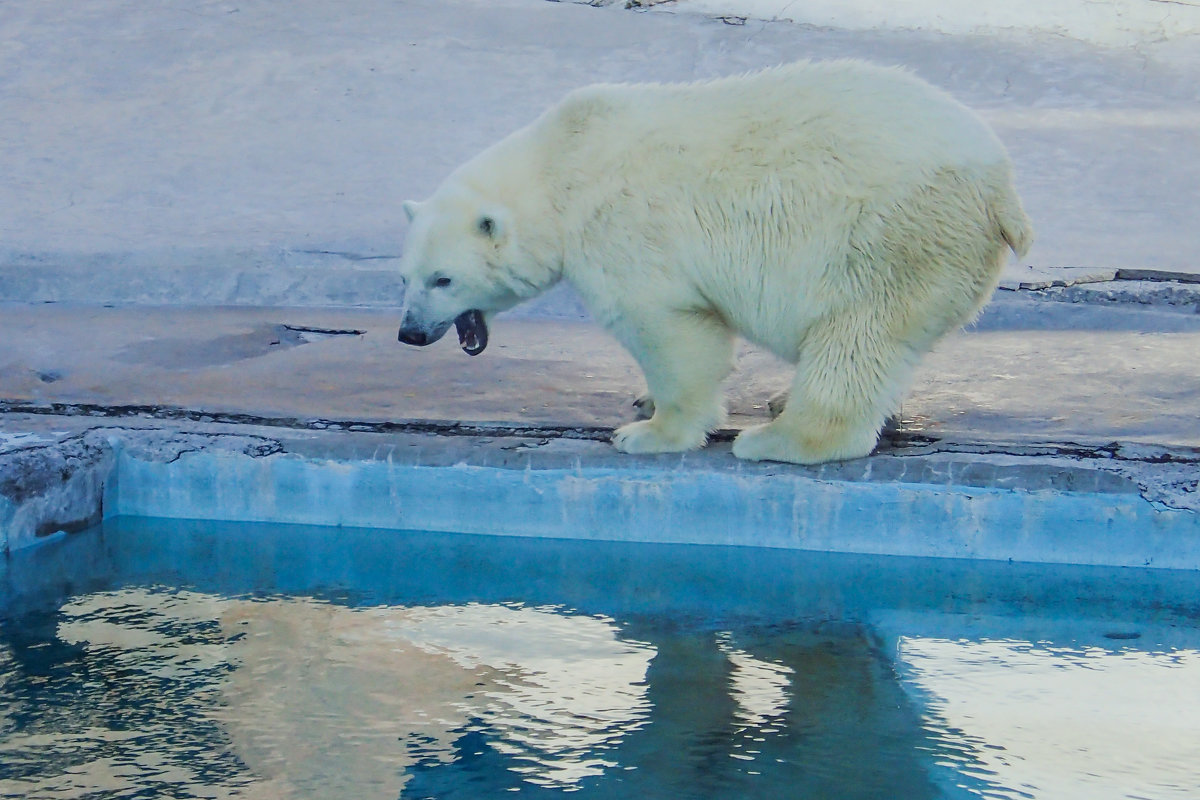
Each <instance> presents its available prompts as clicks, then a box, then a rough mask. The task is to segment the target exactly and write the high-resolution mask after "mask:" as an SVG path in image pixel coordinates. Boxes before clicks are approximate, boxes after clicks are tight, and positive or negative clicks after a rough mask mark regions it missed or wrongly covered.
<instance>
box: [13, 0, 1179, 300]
mask: <svg viewBox="0 0 1200 800" xmlns="http://www.w3.org/2000/svg"><path fill="white" fill-rule="evenodd" d="M731 3H732V4H733V5H736V0H731ZM688 5H689V4H682V6H683V8H684V10H685V11H686V7H687V6H688ZM789 5H790V7H789V8H788V9H787V11H788V13H790V14H793V15H795V14H799V13H802V12H803V11H806V10H807V11H811V9H801V6H808V5H811V4H795V3H793V4H789ZM1079 5H1080V7H1081V8H1080V11H1081V12H1082V11H1085V10H1086V11H1095V10H1096V6H1097V5H1098V4H1079ZM1101 5H1102V4H1101ZM1142 5H1150V4H1142ZM1154 5H1158V6H1161V8H1159V9H1156V10H1155V11H1156V12H1157V13H1159V14H1161V15H1162V16H1163V17H1164V18H1166V17H1169V16H1170V15H1172V14H1174V15H1182V14H1185V13H1188V12H1189V11H1190V9H1189V7H1188V6H1187V5H1183V4H1174V5H1168V4H1162V3H1159V4H1154ZM623 6H624V3H616V4H613V5H612V7H610V8H589V7H586V6H582V5H577V4H572V3H547V2H542V1H541V0H504V1H503V2H499V1H497V0H489V2H480V0H412V1H411V2H405V3H393V2H383V1H382V0H356V2H354V3H351V4H348V5H347V6H346V7H345V8H343V7H341V6H337V7H334V6H331V5H329V4H328V3H323V2H317V0H303V2H299V0H298V1H297V2H293V3H289V4H287V5H286V6H282V5H277V4H271V3H256V4H249V5H247V4H242V5H230V4H224V3H221V2H211V3H201V4H200V5H199V6H197V4H196V3H195V2H193V0H170V2H161V3H155V4H131V3H129V2H127V1H126V0H94V2H90V3H87V4H74V5H71V6H61V5H57V4H46V3H43V2H39V1H38V0H9V1H8V2H6V3H5V4H4V13H3V14H0V107H3V109H4V113H3V114H0V174H2V175H4V180H3V181H0V297H2V298H5V299H8V300H24V301H39V300H58V301H75V302H100V301H105V300H113V301H118V302H137V303H192V304H229V303H237V304H246V305H312V306H320V305H348V304H361V305H377V306H388V305H393V304H398V303H399V302H400V298H399V286H398V285H397V283H396V281H395V279H394V269H393V266H392V264H393V259H394V258H395V257H396V255H397V254H398V253H399V252H400V251H401V248H402V243H403V238H404V232H405V228H406V226H405V223H404V219H403V214H402V212H401V209H400V204H401V202H402V201H403V200H404V199H406V198H409V197H413V198H421V197H425V196H427V195H428V194H429V193H430V192H431V191H432V190H433V189H434V187H435V186H436V185H437V184H438V183H439V182H440V181H441V180H442V179H443V178H444V177H445V176H446V174H448V173H449V172H450V170H452V169H453V168H454V167H455V166H457V165H458V164H459V163H461V162H462V161H464V160H465V159H467V158H469V157H471V156H472V155H474V154H475V153H477V152H478V151H479V150H481V149H482V148H483V147H485V146H486V145H488V144H490V143H492V142H494V141H495V140H497V139H499V138H500V137H502V136H504V135H506V134H507V133H509V132H511V131H513V130H515V129H516V128H518V127H520V126H522V125H525V124H527V123H528V122H529V121H530V120H532V119H533V118H534V117H535V116H536V115H537V114H539V113H541V111H542V110H543V109H545V108H546V107H547V106H548V105H549V104H551V103H553V102H556V101H557V100H558V99H560V98H561V97H562V96H563V95H564V94H565V93H566V92H567V91H569V90H570V89H573V88H575V87H578V86H581V85H585V84H588V83H594V82H597V81H639V80H642V81H644V80H669V81H678V80H697V79H706V78H711V77H715V76H720V75H730V74H736V73H739V72H744V71H747V70H751V69H758V68H762V67H767V66H772V65H775V64H778V63H781V62H786V61H792V60H796V59H801V58H817V59H828V58H838V57H856V58H866V59H870V60H873V61H876V62H880V63H885V64H897V65H903V66H905V67H907V68H910V69H912V70H914V71H916V72H917V73H918V74H919V75H921V76H922V77H924V78H926V79H928V80H930V81H931V82H933V83H934V84H936V85H938V86H941V87H943V88H945V89H947V90H948V91H950V92H951V93H952V94H954V95H955V96H956V97H958V98H959V99H961V100H962V101H963V102H965V103H966V104H968V105H969V106H971V107H972V108H974V109H977V110H978V111H979V112H980V113H981V114H982V115H983V117H984V118H985V119H986V120H987V121H988V122H989V123H990V124H992V125H993V126H994V127H995V129H996V131H997V133H998V135H999V136H1000V137H1001V139H1002V140H1003V141H1004V143H1005V144H1006V146H1007V147H1008V148H1009V150H1010V151H1011V153H1012V156H1013V159H1014V163H1015V167H1016V175H1017V182H1018V188H1019V190H1020V192H1021V194H1022V197H1023V198H1024V201H1025V204H1026V207H1027V210H1028V211H1029V214H1030V217H1031V218H1032V219H1033V221H1034V225H1035V228H1036V230H1037V237H1036V242H1035V244H1034V249H1033V250H1032V251H1031V252H1030V253H1029V255H1028V260H1027V261H1026V262H1025V263H1024V264H1022V265H1020V267H1016V268H1014V271H1013V272H1012V275H1010V276H1009V278H1010V279H1011V280H1013V281H1015V282H1021V281H1022V280H1024V279H1025V278H1029V277H1033V278H1034V279H1035V280H1038V281H1041V280H1046V279H1047V276H1061V275H1063V274H1069V275H1077V272H1070V271H1068V272H1067V273H1064V272H1063V271H1062V270H1063V269H1067V270H1083V271H1085V272H1092V271H1096V270H1101V271H1108V272H1110V273H1111V272H1113V271H1115V270H1117V269H1158V270H1166V271H1171V272H1176V273H1186V274H1188V275H1192V276H1195V275H1196V273H1197V272H1198V271H1200V261H1197V259H1196V255H1195V254H1196V250H1197V247H1196V246H1197V243H1198V241H1197V236H1196V226H1195V220H1196V219H1197V218H1198V217H1200V137H1198V136H1197V133H1196V132H1197V129H1198V120H1200V95H1198V94H1197V86H1200V78H1198V76H1200V59H1198V58H1197V53H1198V52H1200V48H1198V47H1197V44H1196V37H1195V36H1194V35H1183V34H1182V33H1181V34H1179V35H1174V34H1173V33H1172V32H1171V29H1169V27H1162V28H1161V29H1159V30H1156V32H1155V34H1154V35H1147V36H1146V37H1145V38H1144V39H1139V38H1138V37H1136V36H1135V37H1134V39H1135V41H1136V44H1134V45H1130V44H1129V43H1128V41H1125V42H1123V43H1122V44H1121V46H1104V45H1101V44H1097V43H1094V42H1089V41H1086V40H1080V39H1073V38H1071V36H1070V27H1069V26H1068V27H1067V28H1066V29H1065V35H1064V29H1062V28H1061V26H1060V25H1059V24H1053V25H1051V26H1050V27H1049V28H1048V29H1047V28H1046V27H1045V25H1044V24H1043V23H1044V22H1045V21H1046V20H1045V19H1043V17H1044V14H1042V13H1040V12H1037V11H1036V4H1025V5H1024V6H1023V9H1015V8H1012V7H1010V6H1007V5H1006V6H1005V7H1004V9H1003V12H1002V13H1001V12H997V13H998V16H999V17H1000V18H1002V19H1003V25H1004V27H1005V28H1007V29H1008V30H1006V31H1004V32H995V31H993V32H992V33H991V34H986V35H984V34H970V35H966V34H961V33H959V34H951V33H943V32H939V28H938V26H939V24H942V23H941V22H939V20H938V15H937V14H934V13H928V14H927V18H926V19H924V21H923V22H918V23H917V24H916V27H917V28H923V29H919V30H896V29H887V25H888V22H887V21H886V20H885V19H879V20H874V21H873V23H872V25H876V24H877V25H880V26H883V29H879V30H870V29H867V30H862V29H859V30H847V29H837V28H836V27H819V26H815V25H805V24H796V23H791V22H786V21H781V20H779V19H751V20H749V21H745V24H741V25H738V24H728V21H723V20H721V19H719V18H714V17H713V16H709V15H705V14H702V13H675V12H676V11H678V10H679V9H680V6H679V5H678V4H674V3H667V4H661V5H658V6H656V8H655V9H654V10H652V11H649V12H643V13H639V12H635V11H625V10H622V7H623ZM1085 6H1086V7H1087V8H1086V9H1084V8H1083V7H1085ZM921 8H922V4H920V3H916V4H906V5H905V10H906V11H907V12H908V13H910V14H917V15H918V19H919V15H920V13H921ZM1031 8H1032V9H1034V13H1032V16H1031V15H1030V11H1031ZM884 16H885V17H886V16H888V15H884ZM1192 16H1193V17H1194V14H1192ZM1122 17H1123V15H1121V14H1118V15H1117V17H1116V18H1115V19H1114V20H1112V23H1113V24H1112V26H1111V28H1112V30H1113V31H1123V32H1124V33H1126V34H1133V33H1134V31H1135V29H1133V28H1129V27H1128V25H1129V20H1128V19H1124V20H1123V19H1122ZM832 22H833V24H834V25H836V24H837V21H836V19H834V20H832ZM1050 31H1054V32H1053V33H1052V32H1050ZM1176 33H1178V31H1176ZM1027 265H1033V267H1035V268H1036V269H1034V270H1032V273H1033V275H1032V276H1030V275H1026V274H1025V272H1028V270H1026V271H1025V272H1023V271H1022V270H1023V268H1024V267H1025V266H1027ZM1050 279H1051V280H1055V279H1060V278H1058V277H1051V278H1050Z"/></svg>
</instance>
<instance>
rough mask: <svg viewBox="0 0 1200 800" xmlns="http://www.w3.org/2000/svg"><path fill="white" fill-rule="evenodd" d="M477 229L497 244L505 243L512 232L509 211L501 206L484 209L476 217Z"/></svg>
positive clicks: (481, 234)
mask: <svg viewBox="0 0 1200 800" xmlns="http://www.w3.org/2000/svg"><path fill="white" fill-rule="evenodd" d="M475 230H477V231H478V232H479V235H480V236H484V237H487V238H488V239H491V240H492V241H493V242H495V243H496V244H501V243H503V242H504V241H505V240H506V239H508V237H509V235H510V234H511V233H512V225H511V224H510V222H509V217H508V211H507V210H506V209H504V208H502V207H499V206H497V207H494V208H485V209H483V210H482V211H480V212H479V216H477V217H476V218H475Z"/></svg>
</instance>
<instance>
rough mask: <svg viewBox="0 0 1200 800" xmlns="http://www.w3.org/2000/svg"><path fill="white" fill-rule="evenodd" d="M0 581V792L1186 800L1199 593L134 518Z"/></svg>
mask: <svg viewBox="0 0 1200 800" xmlns="http://www.w3.org/2000/svg"><path fill="white" fill-rule="evenodd" d="M2 587H3V594H2V595H0V598H2V601H3V613H2V615H0V797H14V798H15V797H22V798H59V797H87V798H108V797H113V798H117V797H120V798H142V797H144V798H161V797H245V798H343V797H344V798H389V799H392V800H394V799H395V798H491V797H509V796H512V795H517V796H532V797H557V796H563V795H568V794H569V795H571V796H573V797H579V798H610V797H611V798H616V797H621V798H625V797H637V798H649V799H651V800H655V799H657V798H663V799H665V798H781V797H800V798H831V800H832V799H833V798H838V799H840V800H852V799H853V798H898V799H904V800H921V799H922V798H942V797H947V798H958V797H984V798H1056V800H1057V799H1058V798H1071V797H1080V798H1088V800H1096V799H1097V798H1105V797H1114V798H1119V797H1143V798H1176V797H1178V798H1194V797H1197V796H1200V792H1197V787H1200V767H1198V766H1197V765H1200V750H1198V748H1200V723H1197V722H1196V721H1195V718H1197V717H1200V715H1198V714H1196V713H1195V710H1196V709H1197V708H1198V707H1200V655H1198V654H1200V650H1197V643H1198V642H1200V624H1198V621H1200V591H1198V590H1200V576H1197V575H1196V574H1194V573H1186V572H1171V571H1162V570H1158V571H1141V570H1127V569H1126V570H1122V569H1102V568H1066V567H1061V566H1058V567H1038V566H1032V565H1021V564H1000V563H994V562H983V563H972V562H958V561H948V560H922V559H901V558H880V557H864V556H845V555H831V554H808V553H799V552H790V551H778V550H763V549H755V548H722V547H689V546H671V545H634V544H622V543H601V542H572V541H565V540H545V539H539V540H531V539H517V538H504V537H481V536H463V535H447V534H433V533H420V532H411V533H396V532H387V531H367V530H349V529H333V528H307V527H297V526H269V525H236V524H214V523H192V522H180V521H164V520H147V519H132V518H124V519H117V520H112V521H109V522H107V523H105V525H103V526H102V527H100V528H97V529H94V530H91V531H87V532H84V533H81V534H76V535H73V536H70V537H65V538H62V539H60V540H57V541H54V542H51V543H47V544H45V545H42V546H39V547H36V548H33V549H30V550H25V551H19V552H18V553H16V554H14V555H13V556H12V557H11V558H10V560H9V561H8V562H7V564H6V565H5V567H4V573H3V581H2ZM1131 730H1136V731H1138V732H1139V734H1138V736H1130V735H1129V731H1131Z"/></svg>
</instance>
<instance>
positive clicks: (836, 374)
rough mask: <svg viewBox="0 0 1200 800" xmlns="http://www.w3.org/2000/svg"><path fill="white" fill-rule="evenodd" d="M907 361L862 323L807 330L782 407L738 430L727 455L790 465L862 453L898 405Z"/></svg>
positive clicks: (911, 356)
mask: <svg viewBox="0 0 1200 800" xmlns="http://www.w3.org/2000/svg"><path fill="white" fill-rule="evenodd" d="M915 360H916V358H915V353H913V351H912V350H911V348H909V347H907V346H906V345H904V344H902V343H901V342H898V341H896V340H895V339H892V338H890V337H887V336H886V335H883V334H881V333H879V332H878V331H872V330H871V326H870V325H868V324H866V323H865V321H862V320H856V319H853V318H835V319H832V320H826V321H825V322H824V323H821V324H818V325H814V326H812V327H811V328H810V329H809V332H808V334H807V335H806V336H805V340H804V344H803V345H802V347H801V350H800V358H799V359H798V369H797V372H796V377H795V379H794V380H793V382H792V388H791V392H790V393H789V395H788V397H787V398H786V405H785V406H784V407H783V408H782V410H781V411H780V412H779V414H778V416H777V417H776V418H775V420H774V421H772V422H768V423H766V424H765V425H758V426H755V427H752V428H747V429H746V430H744V431H742V433H741V434H739V435H738V437H737V439H736V440H735V441H734V443H733V454H734V455H735V456H737V457H738V458H744V459H747V460H750V461H788V462H792V463H794V464H819V463H822V462H825V461H841V460H847V459H851V458H860V457H862V456H865V455H868V454H869V453H870V452H871V451H872V450H873V449H874V448H875V445H876V443H877V442H878V441H879V431H880V428H881V427H882V426H883V424H884V421H885V420H886V419H887V417H888V416H889V415H890V414H892V413H893V412H894V411H895V410H896V407H897V406H898V405H899V401H900V397H901V394H902V392H903V390H904V388H905V386H906V385H907V381H908V376H909V375H910V373H911V372H912V367H913V364H914V363H915ZM773 399H776V400H778V399H780V398H773Z"/></svg>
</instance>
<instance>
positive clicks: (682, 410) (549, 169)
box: [400, 61, 1032, 463]
mask: <svg viewBox="0 0 1200 800" xmlns="http://www.w3.org/2000/svg"><path fill="white" fill-rule="evenodd" d="M405 209H406V210H407V212H408V214H409V217H410V219H411V221H412V227H411V230H410V233H409V237H408V243H407V245H406V249H405V256H404V262H403V266H402V269H403V275H404V279H405V281H406V283H407V292H406V296H405V314H404V316H403V321H402V326H401V329H400V340H401V341H403V342H407V343H409V344H418V345H419V344H428V343H430V342H433V341H436V340H437V339H439V338H440V337H441V336H442V335H443V334H444V333H445V332H446V331H447V330H448V329H449V327H450V326H451V325H452V324H456V325H457V328H458V333H459V337H460V340H461V342H462V344H463V347H464V349H466V350H467V352H469V353H471V354H475V353H478V352H480V351H481V350H482V349H483V348H484V347H485V346H486V345H487V319H488V318H489V317H490V315H492V314H493V313H495V312H497V311H502V310H504V309H506V308H509V307H511V306H513V305H515V304H516V303H518V302H520V301H522V300H525V299H528V298H530V297H532V296H534V295H536V294H538V293H540V292H542V291H543V290H545V289H546V288H548V287H550V286H551V285H553V284H554V283H556V282H557V281H558V280H559V279H560V278H566V279H567V280H568V281H569V282H570V283H571V284H572V285H573V286H574V287H575V289H576V290H577V291H578V293H579V295H580V297H581V298H582V299H583V301H584V303H585V304H586V305H587V307H588V309H589V311H590V312H591V314H592V316H593V317H595V319H596V320H597V321H599V322H600V323H601V324H603V325H604V326H605V327H606V328H607V329H608V330H610V331H611V332H612V333H613V334H614V335H615V336H616V337H617V339H618V340H620V342H621V343H622V344H623V345H624V346H625V347H626V348H628V349H629V351H630V352H631V353H632V354H633V356H634V358H636V359H637V361H638V364H639V365H640V366H641V367H642V371H643V372H644V373H645V376H646V382H647V385H648V387H649V392H650V398H652V401H653V416H652V417H651V418H650V419H648V420H643V421H640V422H634V423H631V424H629V425H625V426H623V427H621V428H620V429H618V430H617V432H616V436H615V437H614V443H615V444H616V446H617V447H618V448H619V449H621V450H624V451H626V452H630V453H647V452H670V451H677V450H687V449H691V448H695V447H700V446H702V445H703V444H704V442H705V440H706V437H707V435H708V433H709V432H710V431H711V430H713V428H714V427H716V426H717V425H719V424H720V422H721V420H722V419H723V416H724V408H723V403H722V400H721V396H720V384H721V381H722V380H723V379H724V378H725V376H726V375H727V374H728V373H729V370H730V366H731V361H732V351H733V337H734V335H735V334H736V335H741V336H744V337H745V338H747V339H749V340H750V341H752V342H755V343H757V344H759V345H761V346H763V347H765V348H767V349H768V350H770V351H771V352H773V353H775V354H776V355H778V356H780V357H781V358H783V359H785V360H787V361H789V362H792V363H795V364H796V365H797V373H796V377H795V380H794V382H793V384H792V387H791V395H790V400H789V401H788V403H787V406H786V407H785V408H784V409H783V412H782V413H781V414H780V416H779V417H778V418H777V419H775V420H774V421H773V422H770V423H768V424H765V425H760V426H757V427H754V428H750V429H748V430H746V431H744V432H742V434H741V435H739V436H738V438H737V440H736V441H735V442H734V445H733V452H734V453H735V454H736V455H737V456H739V457H741V458H748V459H755V460H758V459H771V460H781V461H793V462H798V463H815V462H821V461H828V460H833V459H846V458H856V457H858V456H863V455H866V454H867V453H869V452H870V451H871V449H872V448H873V447H874V446H875V443H876V441H877V439H878V434H879V430H880V427H881V425H882V424H883V421H884V419H885V418H886V417H887V416H888V415H889V414H890V413H892V412H893V411H894V410H895V409H896V408H897V407H898V405H899V402H900V399H901V397H902V394H903V392H904V391H905V389H906V386H907V383H908V379H909V376H910V374H911V372H912V369H913V367H914V365H915V363H916V361H917V360H918V358H919V357H920V356H921V355H922V354H924V353H925V352H927V351H928V350H929V348H930V347H931V346H932V345H933V344H934V342H935V341H936V340H937V339H938V338H939V337H941V336H942V335H943V334H945V333H947V332H948V331H950V330H953V329H954V328H957V327H958V326H960V325H962V324H964V323H965V322H967V321H969V320H970V319H971V318H972V317H973V316H974V314H975V313H976V312H977V311H978V309H979V308H980V306H981V305H982V304H983V303H984V302H986V300H987V298H988V296H989V295H990V293H991V291H992V289H993V288H994V287H995V285H996V282H997V280H998V279H999V274H1000V271H1001V269H1002V266H1003V264H1004V263H1005V261H1006V260H1007V258H1008V251H1009V250H1010V249H1011V250H1013V251H1014V252H1016V253H1017V254H1018V255H1022V254H1024V253H1025V251H1026V250H1027V249H1028V247H1029V244H1030V240H1031V236H1032V234H1031V231H1030V226H1029V221H1028V220H1027V219H1026V217H1025V214H1024V212H1023V211H1022V210H1021V204H1020V200H1019V199H1018V198H1017V195H1016V193H1015V191H1014V189H1013V185H1012V171H1011V167H1010V165H1009V161H1008V157H1007V155H1006V153H1005V151H1004V148H1003V146H1002V145H1001V144H1000V142H999V141H998V140H997V139H996V137H995V135H994V134H993V133H992V132H991V131H990V130H989V129H988V128H987V126H986V125H985V124H984V123H983V122H982V121H981V120H979V118H978V117H976V116H975V115H974V114H973V113H971V112H970V111H969V110H967V109H966V108H965V107H963V106H962V105H960V104H959V103H958V102H957V101H955V100H954V99H952V98H951V97H950V96H949V95H947V94H945V93H944V92H941V91H940V90H937V89H935V88H933V87H931V86H929V85H928V84H926V83H924V82H922V81H920V80H918V79H917V78H915V77H913V76H911V75H909V74H908V73H906V72H903V71H901V70H896V69H884V68H880V67H874V66H870V65H867V64H862V63H858V62H852V61H836V62H828V63H800V64H793V65H791V66H786V67H781V68H777V69H773V70H767V71H765V72H760V73H757V74H753V75H747V76H742V77H734V78H727V79H724V80H717V81H712V82H708V83H697V84H689V85H653V84H647V85H616V86H594V87H589V88H585V89H581V90H579V91H576V92H573V93H572V94H570V95H569V96H568V97H567V98H566V99H565V100H564V101H563V102H562V103H560V104H559V105H557V106H555V107H553V108H551V109H550V110H549V111H547V112H546V113H545V114H544V115H543V116H542V117H541V118H539V119H538V120H536V121H535V122H534V123H533V124H531V125H529V126H528V127H526V128H524V129H522V130H519V131H517V132H516V133H514V134H512V135H511V136H509V137H508V138H506V139H504V140H502V141H501V142H499V143H497V144H496V145H494V146H493V147H491V148H489V149H488V150H486V151H484V152H483V153H481V154H480V155H479V156H477V157H475V158H474V159H472V160H471V161H469V162H468V163H466V164H465V165H463V166H462V167H460V168H459V169H458V170H456V171H455V172H454V173H453V174H452V175H451V176H450V177H449V178H448V179H447V180H446V181H445V182H444V183H443V184H442V186H441V187H439V188H438V190H437V191H436V192H435V193H434V195H433V196H432V197H431V198H430V199H429V200H428V201H427V202H425V203H419V204H418V203H407V204H405ZM647 405H649V404H647Z"/></svg>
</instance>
